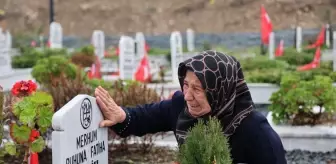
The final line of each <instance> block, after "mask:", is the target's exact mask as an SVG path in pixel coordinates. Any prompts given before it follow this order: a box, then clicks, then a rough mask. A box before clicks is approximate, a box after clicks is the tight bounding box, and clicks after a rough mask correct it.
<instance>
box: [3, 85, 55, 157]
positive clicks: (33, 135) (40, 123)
mask: <svg viewBox="0 0 336 164" xmlns="http://www.w3.org/2000/svg"><path fill="white" fill-rule="evenodd" d="M36 88H37V85H36V84H35V83H34V82H32V81H31V80H29V81H19V82H17V83H15V84H14V86H13V88H12V90H11V94H12V95H13V97H14V99H13V100H12V104H11V110H10V116H9V126H10V130H9V132H10V137H11V139H12V141H13V142H7V143H5V151H6V153H8V154H9V155H19V154H20V153H21V152H23V153H24V156H23V163H28V159H30V162H29V163H30V164H38V154H37V153H40V152H42V151H43V150H44V148H45V146H46V142H45V139H44V138H43V137H42V134H44V133H45V132H46V131H47V129H48V128H49V127H50V126H51V119H52V116H53V113H54V112H53V109H54V108H53V100H52V97H51V96H50V95H49V94H47V93H45V92H40V91H36Z"/></svg>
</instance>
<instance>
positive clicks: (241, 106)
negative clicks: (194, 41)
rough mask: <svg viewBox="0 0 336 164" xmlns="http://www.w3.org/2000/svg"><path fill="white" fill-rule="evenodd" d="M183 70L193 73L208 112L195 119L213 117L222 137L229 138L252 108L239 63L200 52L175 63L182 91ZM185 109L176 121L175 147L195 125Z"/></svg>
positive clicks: (184, 72) (231, 59)
mask: <svg viewBox="0 0 336 164" xmlns="http://www.w3.org/2000/svg"><path fill="white" fill-rule="evenodd" d="M187 70H191V71H193V72H194V73H195V74H196V76H197V77H198V79H199V80H200V82H201V84H202V87H203V88H204V90H205V92H206V97H207V100H208V102H209V105H210V107H211V112H210V113H209V114H207V115H206V116H203V117H201V118H199V119H205V120H207V118H208V117H209V116H212V117H217V118H218V119H219V120H220V121H221V124H222V127H223V133H224V135H226V136H230V135H232V134H233V133H234V132H235V130H236V128H237V127H238V126H239V124H240V123H241V121H242V120H243V119H244V118H246V117H247V116H248V115H249V114H250V113H251V111H252V110H253V109H254V104H253V101H252V98H251V94H250V92H249V89H248V87H247V85H246V83H245V80H244V75H243V72H242V69H241V66H240V63H239V62H238V61H237V60H236V59H235V58H234V57H232V56H229V55H225V54H223V53H220V52H216V51H210V50H209V51H204V52H202V53H200V54H198V55H196V56H194V57H192V58H190V59H188V60H186V61H184V62H182V63H180V64H179V68H178V77H179V82H180V86H181V89H182V90H183V81H184V78H185V75H186V71H187ZM187 108H188V107H187V106H185V110H184V111H183V112H181V113H180V115H179V118H178V120H177V125H176V138H177V140H178V143H179V145H181V144H182V143H183V142H184V139H185V138H186V133H187V130H189V128H191V127H192V126H193V125H194V124H195V123H196V122H197V119H195V118H193V117H191V115H190V114H189V112H188V109H187Z"/></svg>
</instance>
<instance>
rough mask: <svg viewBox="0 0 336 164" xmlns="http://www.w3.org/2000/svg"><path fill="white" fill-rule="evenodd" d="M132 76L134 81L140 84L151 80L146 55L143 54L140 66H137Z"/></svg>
mask: <svg viewBox="0 0 336 164" xmlns="http://www.w3.org/2000/svg"><path fill="white" fill-rule="evenodd" d="M134 76H135V80H136V81H140V82H149V81H150V80H151V74H150V67H149V61H148V56H147V54H145V55H144V56H143V57H142V59H141V61H140V65H139V66H138V68H137V70H136V72H135V74H134Z"/></svg>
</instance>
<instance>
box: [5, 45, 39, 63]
mask: <svg viewBox="0 0 336 164" xmlns="http://www.w3.org/2000/svg"><path fill="white" fill-rule="evenodd" d="M20 51H21V52H20V53H21V55H19V56H13V57H12V63H11V64H12V68H32V67H33V66H34V65H35V64H36V62H37V61H38V60H39V59H41V58H42V57H43V52H41V51H38V50H37V49H35V48H30V47H22V48H21V50H20Z"/></svg>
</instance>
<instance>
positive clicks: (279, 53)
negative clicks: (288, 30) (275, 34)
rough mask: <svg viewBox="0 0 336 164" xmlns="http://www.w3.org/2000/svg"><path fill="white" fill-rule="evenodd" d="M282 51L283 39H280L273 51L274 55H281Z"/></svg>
mask: <svg viewBox="0 0 336 164" xmlns="http://www.w3.org/2000/svg"><path fill="white" fill-rule="evenodd" d="M283 53H284V41H283V40H282V39H281V40H280V43H279V45H278V47H277V49H276V51H275V56H282V55H283Z"/></svg>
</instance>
